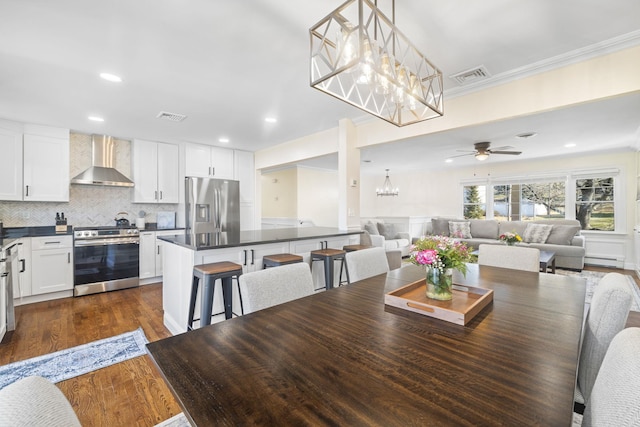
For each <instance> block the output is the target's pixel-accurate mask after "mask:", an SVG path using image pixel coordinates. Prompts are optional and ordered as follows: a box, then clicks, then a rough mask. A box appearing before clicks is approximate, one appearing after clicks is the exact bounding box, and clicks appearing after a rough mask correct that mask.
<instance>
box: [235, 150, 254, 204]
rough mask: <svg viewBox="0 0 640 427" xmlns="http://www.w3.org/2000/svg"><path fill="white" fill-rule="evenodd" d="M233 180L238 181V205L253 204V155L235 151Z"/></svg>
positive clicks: (247, 152)
mask: <svg viewBox="0 0 640 427" xmlns="http://www.w3.org/2000/svg"><path fill="white" fill-rule="evenodd" d="M234 155H235V159H234V160H235V178H234V179H236V180H237V181H240V203H253V202H254V201H255V199H256V180H255V168H254V166H253V164H254V163H253V153H251V152H249V151H239V150H236V151H235V153H234Z"/></svg>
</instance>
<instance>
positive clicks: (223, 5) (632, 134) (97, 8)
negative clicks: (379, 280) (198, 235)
mask: <svg viewBox="0 0 640 427" xmlns="http://www.w3.org/2000/svg"><path fill="white" fill-rule="evenodd" d="M385 1H386V0H385ZM339 4H340V1H339V0H338V1H333V0H332V1H328V0H325V1H321V2H320V1H315V0H241V1H240V0H238V1H222V0H188V1H187V0H135V1H131V0H111V1H95V0H56V1H51V0H0V118H4V119H9V120H17V121H23V122H29V123H38V124H45V125H52V126H61V127H68V128H71V129H73V130H76V131H79V132H85V133H104V134H110V135H113V136H117V137H120V138H142V139H151V140H158V141H167V142H171V141H191V142H199V143H210V144H214V145H222V144H220V143H218V138H220V137H222V136H225V137H228V138H229V139H230V140H231V142H230V143H229V144H228V145H227V146H228V147H230V148H236V149H244V150H250V151H255V150H259V149H262V148H265V147H268V146H271V145H275V144H278V143H281V142H285V141H288V140H292V139H295V138H298V137H301V136H304V135H308V134H311V133H314V132H318V131H321V130H325V129H328V128H332V127H335V126H337V123H338V120H339V119H340V118H343V117H350V118H353V119H356V120H357V119H361V118H362V116H363V113H362V112H361V111H360V110H358V109H355V108H353V107H350V106H349V105H347V104H345V103H343V102H341V101H338V100H336V99H333V98H332V97H329V96H327V95H325V94H322V93H321V92H319V91H317V90H315V89H312V88H310V87H309V76H308V68H309V36H308V29H309V27H311V26H312V25H313V24H315V23H316V22H317V21H319V20H320V19H321V18H323V17H324V16H326V15H327V14H328V13H329V12H330V11H331V10H332V9H334V8H336V7H337V6H338V5H339ZM386 7H387V6H386V5H385V4H384V3H382V0H381V8H382V9H383V10H388V9H385V8H386ZM639 16H640V2H638V1H637V0H608V1H606V2H604V1H601V0H563V1H557V0H519V1H517V2H516V1H513V0H486V1H482V2H480V1H474V2H470V1H468V0H448V1H440V2H435V1H426V0H397V1H396V23H397V25H398V27H399V28H401V30H402V32H403V33H405V34H406V35H407V37H408V38H409V39H410V40H412V41H413V43H414V44H415V45H416V46H417V47H418V48H419V49H420V50H422V52H423V53H424V54H425V55H426V56H427V57H428V58H429V59H430V60H431V61H432V62H434V63H435V64H436V65H437V66H438V67H439V68H440V69H441V70H442V71H443V73H444V75H445V111H446V95H447V94H449V95H451V96H453V95H454V94H456V93H458V94H459V93H460V92H461V91H463V90H464V89H465V88H460V87H459V86H458V85H457V84H456V83H455V82H453V81H452V80H451V79H449V78H447V77H446V76H450V75H452V74H455V73H458V72H460V71H464V70H467V69H470V68H474V67H476V66H479V65H484V66H485V67H486V69H487V70H488V71H489V72H490V73H491V74H492V75H493V76H494V77H500V76H505V75H509V74H510V73H514V72H515V71H525V70H527V69H528V67H529V66H530V65H531V64H536V63H540V62H544V61H547V60H549V58H557V57H563V56H565V55H567V54H568V53H569V52H575V51H576V50H585V51H588V50H589V49H590V47H593V46H600V45H603V44H606V45H608V46H614V48H615V46H616V45H620V46H623V45H626V46H628V45H629V44H638V43H640V19H638V17H639ZM605 42H606V43H605ZM514 70H515V71H514ZM100 72H111V73H115V74H118V75H120V76H122V78H123V79H124V81H123V82H122V83H120V84H114V83H110V82H106V81H103V80H101V79H100V78H99V77H98V74H99V73H100ZM639 72H640V70H639ZM160 111H167V112H171V113H178V114H185V115H187V116H188V118H187V119H186V120H185V121H183V122H181V123H175V122H170V121H163V120H159V119H157V118H156V115H157V114H158V113H159V112H160ZM638 111H640V95H637V94H636V95H633V96H627V97H624V98H620V99H612V100H607V101H603V102H601V103H599V105H596V104H587V105H582V106H579V107H576V108H572V109H570V110H561V111H555V112H549V113H544V114H540V115H536V116H530V117H525V118H519V119H514V120H510V121H508V122H500V123H492V124H488V125H483V126H477V127H473V128H465V129H459V130H455V131H451V132H446V133H442V134H438V135H430V136H425V137H421V138H414V139H412V140H408V141H402V142H398V143H394V144H387V145H386V146H382V147H376V148H368V149H366V150H364V152H363V155H362V158H363V159H367V160H372V163H368V164H365V165H363V170H367V169H368V170H376V171H377V170H382V169H385V168H391V169H392V170H394V169H395V170H397V169H398V168H401V167H402V168H407V167H416V166H417V164H418V163H417V162H420V165H421V166H422V167H424V165H425V162H427V161H428V162H433V165H434V166H436V165H438V167H439V166H441V165H442V164H443V162H444V159H445V158H446V157H450V156H452V155H456V154H460V152H458V151H457V150H463V149H465V150H468V149H471V148H472V146H473V142H476V141H481V140H489V141H491V142H492V145H493V147H499V146H505V145H508V146H513V147H515V149H518V150H522V151H523V154H522V155H521V156H518V157H517V158H518V159H526V158H534V157H538V156H545V155H550V154H551V153H555V154H558V153H559V154H562V153H564V152H565V151H564V150H566V149H564V148H563V147H562V144H564V143H565V142H571V141H572V142H575V143H576V144H578V146H577V147H576V150H586V151H593V150H603V149H621V147H629V146H632V145H633V144H634V141H635V142H636V143H637V139H638V128H639V126H640V116H639V115H638V114H637V112H638ZM89 115H98V116H102V117H104V118H105V122H104V123H94V122H90V121H88V120H87V116H89ZM266 116H275V117H277V118H278V123H276V124H267V123H265V122H264V118H265V117H266ZM376 120H377V119H376ZM435 120H437V119H435ZM526 131H535V132H537V133H538V136H536V137H535V138H530V139H527V140H518V139H516V138H514V135H515V134H518V133H522V132H526ZM513 158H515V157H512V156H497V155H494V156H492V157H491V158H490V159H489V160H488V161H501V160H512V159H513ZM401 159H402V160H401ZM407 159H414V160H415V161H416V163H415V164H414V165H413V166H412V165H411V164H409V163H407ZM328 161H329V163H328V164H334V165H335V163H336V162H335V156H330V157H329V158H328ZM473 161H475V159H474V158H473V156H468V157H462V158H457V159H456V162H455V163H453V164H450V166H451V165H454V164H455V165H463V164H465V162H473ZM326 163H327V159H324V164H326ZM311 164H313V162H311ZM316 164H318V165H322V164H323V163H322V162H319V163H316ZM450 166H447V167H450Z"/></svg>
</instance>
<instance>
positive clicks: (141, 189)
mask: <svg viewBox="0 0 640 427" xmlns="http://www.w3.org/2000/svg"><path fill="white" fill-rule="evenodd" d="M179 165H180V162H179V149H178V146H177V145H174V144H165V143H162V142H152V141H144V140H140V139H136V140H134V141H133V144H132V148H131V170H132V175H133V183H134V187H133V202H134V203H179V200H178V199H179V195H180V191H179V185H180V170H179Z"/></svg>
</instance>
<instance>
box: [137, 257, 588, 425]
mask: <svg viewBox="0 0 640 427" xmlns="http://www.w3.org/2000/svg"><path fill="white" fill-rule="evenodd" d="M424 274H425V272H424V269H422V268H420V267H417V266H414V265H407V266H404V267H403V268H401V269H398V270H394V271H391V272H389V273H387V274H383V275H380V276H375V277H372V278H369V279H366V280H362V281H360V282H356V283H352V284H350V285H346V286H342V287H339V288H335V289H332V290H329V291H325V292H321V293H317V294H314V295H312V296H309V297H305V298H301V299H298V300H295V301H292V302H289V303H286V304H281V305H278V306H275V307H271V308H268V309H265V310H261V311H257V312H254V313H251V314H248V315H245V316H241V317H236V318H233V319H230V320H226V321H224V322H221V323H218V324H214V325H210V326H206V327H203V328H201V329H197V330H194V331H190V332H187V333H184V334H181V335H176V336H173V337H170V338H166V339H163V340H160V341H156V342H153V343H150V344H148V349H149V352H150V354H151V357H152V358H153V360H154V361H155V363H156V365H157V367H158V368H159V370H160V372H161V373H162V375H163V376H164V378H165V379H166V381H167V383H168V384H169V386H170V388H171V389H172V391H173V393H174V395H175V397H176V398H177V400H178V402H179V404H180V405H181V406H182V408H183V410H184V413H185V415H186V416H187V417H188V419H189V421H190V422H191V423H192V424H193V425H197V426H213V425H216V426H218V425H220V426H222V425H226V426H238V425H279V426H284V425H314V426H315V425H335V426H338V425H340V426H374V425H380V426H424V425H430V426H497V425H504V426H519V425H523V426H524V425H526V426H532V425H540V426H570V425H571V418H572V409H573V390H574V384H575V378H576V368H577V363H578V351H579V343H580V335H581V330H582V321H583V312H584V299H585V282H584V280H583V279H580V278H576V277H570V276H563V275H553V274H544V273H531V272H521V271H515V270H506V269H501V268H496V267H487V266H478V265H474V264H472V265H469V271H468V272H467V275H466V277H463V276H462V275H461V274H458V272H456V273H455V276H454V281H455V283H459V284H464V285H468V286H481V287H485V288H490V289H493V291H494V294H493V302H492V303H491V304H490V305H488V306H487V307H486V308H485V309H483V310H482V311H481V312H480V313H479V314H478V315H477V316H476V317H474V319H473V320H472V321H471V322H469V323H468V324H467V325H465V326H460V325H456V324H454V323H449V322H446V321H443V320H438V319H434V318H430V317H428V316H425V315H422V314H418V313H412V312H409V311H405V310H402V309H399V308H394V307H389V306H385V304H384V295H385V293H387V292H389V291H392V290H394V289H397V288H398V287H401V286H403V285H406V284H408V283H412V282H415V281H417V280H421V279H424Z"/></svg>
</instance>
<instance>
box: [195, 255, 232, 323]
mask: <svg viewBox="0 0 640 427" xmlns="http://www.w3.org/2000/svg"><path fill="white" fill-rule="evenodd" d="M240 275H242V266H241V265H240V264H236V263H233V262H228V261H223V262H214V263H211V264H200V265H196V266H194V267H193V282H192V284H191V301H190V302H189V318H188V319H187V322H188V324H187V330H193V322H194V318H193V315H194V312H195V308H196V297H197V295H198V286H199V284H200V281H201V280H202V293H201V296H200V319H195V320H200V327H202V326H206V325H210V324H211V316H213V313H212V312H211V311H212V310H213V289H214V287H215V284H216V280H218V279H220V280H221V281H222V298H223V300H224V317H225V319H231V317H232V315H233V312H232V308H233V307H232V304H233V297H232V291H231V285H232V282H233V279H234V278H235V279H236V280H238V277H239V276H240ZM240 309H241V310H242V295H240ZM216 314H222V313H216Z"/></svg>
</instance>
